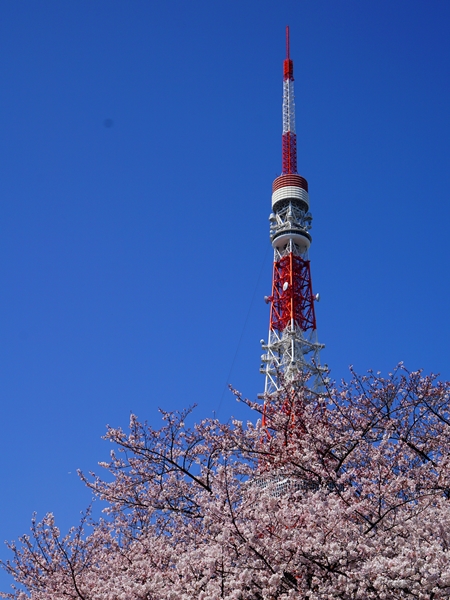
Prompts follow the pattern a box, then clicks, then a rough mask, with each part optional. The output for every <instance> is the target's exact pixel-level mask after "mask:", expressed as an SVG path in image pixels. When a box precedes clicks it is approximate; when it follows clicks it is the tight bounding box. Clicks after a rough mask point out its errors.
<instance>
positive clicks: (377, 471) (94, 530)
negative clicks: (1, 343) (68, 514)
mask: <svg viewBox="0 0 450 600" xmlns="http://www.w3.org/2000/svg"><path fill="white" fill-rule="evenodd" d="M324 387H325V388H328V389H324V392H323V393H321V394H313V393H311V392H310V391H308V389H307V387H306V386H305V385H302V384H301V382H299V383H298V385H296V386H294V388H293V387H292V385H289V386H286V388H285V389H283V390H281V391H280V393H279V394H277V395H275V396H273V397H271V398H270V399H268V401H267V402H266V409H265V410H263V409H262V406H261V404H259V403H256V402H250V401H248V400H244V399H243V398H241V396H240V395H239V394H238V393H236V395H237V397H238V399H239V400H241V401H244V402H246V403H247V405H248V406H249V407H250V408H251V409H252V411H254V413H255V418H254V419H251V420H250V421H249V422H248V423H247V424H245V425H244V424H243V423H242V422H240V421H236V420H233V421H231V422H230V423H225V424H224V423H221V422H219V421H218V420H214V419H212V420H203V421H201V422H200V423H199V424H197V425H195V426H193V427H188V426H187V425H186V422H187V421H189V420H191V415H190V411H186V412H184V413H181V414H179V413H168V412H163V413H162V418H163V426H162V428H160V429H153V428H152V427H151V426H149V425H148V424H145V423H144V424H143V423H140V422H139V421H138V419H137V418H136V417H135V416H132V417H131V422H130V430H129V432H128V433H126V432H124V431H122V429H113V428H110V429H108V431H107V434H106V436H105V437H106V439H107V440H109V441H110V442H111V443H112V444H113V447H114V449H113V451H112V453H111V459H110V461H109V462H107V463H101V464H100V466H101V467H102V468H103V469H104V470H106V474H105V476H104V477H101V476H98V475H95V474H91V475H90V476H84V475H81V477H82V479H83V481H84V482H85V483H86V485H87V486H88V487H89V488H90V489H91V490H92V492H93V494H94V496H96V497H98V498H100V499H101V500H102V501H104V502H105V503H106V507H107V508H106V509H105V514H104V517H103V518H102V520H100V521H98V522H94V521H93V520H92V519H91V517H90V515H89V513H87V514H86V515H85V516H84V517H83V519H82V522H81V523H80V525H79V526H78V527H76V528H74V529H72V530H71V531H69V533H68V534H67V535H62V534H61V533H60V531H59V529H58V527H57V526H56V524H55V522H54V519H53V516H52V515H51V514H50V515H47V516H46V517H45V518H44V519H43V520H42V521H41V522H40V523H38V522H36V521H33V523H32V527H31V533H30V535H26V536H23V537H22V538H21V539H20V540H19V542H18V543H12V544H10V545H9V547H10V549H11V551H12V559H11V561H10V562H8V563H6V564H5V565H4V567H5V568H6V570H7V571H8V572H9V573H10V574H11V575H12V576H13V577H14V579H15V581H16V587H15V588H14V589H13V591H12V592H11V593H3V594H2V597H4V598H11V599H16V600H26V599H30V598H31V599H32V600H50V599H51V600H63V599H64V600H67V599H74V600H75V599H80V600H175V599H176V600H180V599H181V600H192V599H199V600H217V599H220V598H227V599H230V600H275V599H277V600H278V599H280V600H281V599H288V598H290V599H292V598H297V599H298V598H308V599H317V600H318V599H330V598H340V599H343V600H353V599H354V600H356V599H364V600H366V599H396V598H399V599H402V598H405V599H438V598H448V597H449V596H450V551H449V536H450V468H449V460H450V410H449V408H450V406H449V390H450V384H447V383H442V382H439V381H438V380H437V379H436V378H435V377H434V376H426V377H425V376H423V375H422V374H421V373H420V372H413V373H408V372H407V371H406V370H405V369H404V368H403V367H402V366H400V367H399V368H398V369H397V370H396V371H395V372H394V373H393V374H391V375H389V377H387V378H383V377H381V376H380V375H379V374H374V373H369V374H368V375H367V376H364V377H358V376H357V375H355V374H353V378H352V380H351V382H350V383H348V384H342V385H341V386H339V387H338V386H332V385H328V386H324ZM269 400H270V401H269ZM263 413H264V414H263Z"/></svg>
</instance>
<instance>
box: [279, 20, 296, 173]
mask: <svg viewBox="0 0 450 600" xmlns="http://www.w3.org/2000/svg"><path fill="white" fill-rule="evenodd" d="M289 46H290V44H289V26H288V27H286V58H285V59H284V62H283V135H282V140H283V141H282V148H283V150H282V156H283V158H282V173H283V174H291V173H297V135H296V133H295V102H294V63H293V61H292V60H291V58H290V48H289Z"/></svg>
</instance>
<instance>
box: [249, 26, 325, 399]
mask: <svg viewBox="0 0 450 600" xmlns="http://www.w3.org/2000/svg"><path fill="white" fill-rule="evenodd" d="M269 221H270V239H271V242H272V246H273V250H274V260H273V279H272V294H271V295H270V296H266V302H268V303H270V305H271V308H270V326H269V337H268V340H267V343H265V342H262V348H263V351H264V354H263V355H262V357H261V359H262V365H261V372H262V373H264V374H265V377H266V382H265V390H264V392H265V393H264V395H265V396H267V395H270V394H272V393H274V392H275V391H277V390H278V389H280V382H281V380H283V382H290V381H294V380H298V377H299V376H300V379H303V380H305V379H308V380H309V383H308V385H309V386H310V387H311V389H317V388H318V387H319V386H320V383H321V381H322V374H323V373H324V371H325V370H326V369H325V368H323V367H321V366H320V360H319V352H320V350H321V349H322V348H323V347H324V346H323V345H322V344H319V343H318V341H317V327H316V314H315V308H314V302H315V301H317V300H318V298H319V296H318V294H316V295H314V294H313V291H312V283H311V269H310V262H309V258H308V250H309V246H310V244H311V235H310V233H309V230H310V229H311V221H312V215H311V212H310V210H309V194H308V182H307V181H306V179H304V178H303V177H301V176H300V175H298V173H297V136H296V133H295V103H294V63H293V61H292V60H291V58H290V49H289V28H288V27H287V28H286V59H285V60H284V63H283V134H282V174H281V175H280V176H279V177H277V178H276V179H275V181H274V182H273V186H272V213H271V215H270V217H269Z"/></svg>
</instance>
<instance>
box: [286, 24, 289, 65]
mask: <svg viewBox="0 0 450 600" xmlns="http://www.w3.org/2000/svg"><path fill="white" fill-rule="evenodd" d="M286 58H287V59H289V58H290V48H289V25H286Z"/></svg>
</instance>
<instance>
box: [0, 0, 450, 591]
mask: <svg viewBox="0 0 450 600" xmlns="http://www.w3.org/2000/svg"><path fill="white" fill-rule="evenodd" d="M286 24H289V25H290V27H291V55H292V58H293V59H294V64H295V75H296V106H297V132H298V144H299V152H298V154H299V172H300V173H301V174H302V175H303V176H304V177H306V178H307V179H308V181H309V185H310V197H311V208H312V212H313V215H314V222H313V230H312V234H313V244H312V247H311V261H312V275H313V284H314V291H315V292H320V294H321V301H320V304H319V305H318V307H317V318H318V328H319V339H320V340H321V341H322V342H324V343H325V344H326V350H325V351H324V352H323V355H322V358H323V361H324V362H326V363H328V364H329V366H330V368H331V373H332V376H333V377H335V378H336V379H340V378H342V377H346V376H347V373H348V370H347V369H348V365H349V364H354V365H355V367H356V368H357V369H358V370H359V371H365V370H367V369H369V368H373V369H375V370H378V369H380V370H381V371H383V372H387V371H388V370H389V369H392V368H393V367H394V366H395V365H396V364H397V362H399V361H401V360H403V361H405V363H406V365H407V366H408V367H409V368H411V369H415V368H418V367H423V368H424V369H425V371H427V372H429V371H435V372H439V373H441V375H442V377H443V378H446V379H450V367H449V363H448V340H449V339H450V331H449V316H448V313H449V301H448V294H449V283H448V259H449V246H450V242H449V239H450V237H449V216H450V205H449V190H450V175H449V158H450V116H449V114H450V111H449V106H450V85H449V74H450V36H449V33H448V32H449V30H450V3H449V2H447V1H444V0H434V1H433V2H429V1H426V0H421V1H417V0H416V1H414V0H376V1H375V0H373V1H372V2H361V1H360V0H341V1H340V2H335V1H333V0H328V1H325V0H304V1H299V0H296V1H293V0H286V1H284V2H279V1H262V0H257V1H256V0H255V1H249V0H240V1H239V2H238V1H237V0H236V1H233V0H231V1H229V2H212V1H211V0H204V1H196V0H192V1H190V2H187V1H185V0H183V1H182V0H166V1H164V2H161V1H160V2H156V1H152V0H134V1H130V2H124V1H123V0H120V1H118V0H89V1H87V0H77V1H72V0H70V1H65V2H61V1H60V0H45V1H42V0H41V1H31V0H28V1H27V0H24V1H21V2H17V1H16V0H3V2H2V4H1V19H0V48H1V57H2V59H1V62H0V81H1V92H0V185H1V214H0V282H1V285H0V315H1V319H0V393H1V403H0V410H1V419H0V427H1V433H0V444H1V453H2V457H3V460H2V461H1V466H0V469H1V473H0V480H1V484H2V493H1V495H0V503H1V505H0V514H1V515H2V517H1V521H0V540H3V539H14V538H17V537H18V536H19V535H20V534H21V533H24V532H26V531H27V530H28V529H29V523H30V517H31V514H32V512H33V511H34V510H36V511H37V512H38V515H39V516H41V517H42V516H43V515H44V513H45V512H46V511H53V512H54V513H55V515H56V518H57V521H58V523H60V524H61V528H62V529H63V530H65V529H66V528H67V527H68V526H69V525H70V524H72V523H75V522H77V520H78V516H79V512H80V511H81V510H82V509H83V508H84V507H85V506H86V505H87V504H88V503H89V493H88V492H87V491H86V490H85V489H84V487H83V485H82V484H81V483H80V482H79V481H78V479H77V475H76V469H77V468H78V467H80V468H82V469H83V470H85V471H89V470H92V469H96V465H97V461H98V460H103V459H105V458H106V457H107V453H108V452H109V447H108V445H107V444H106V442H103V441H102V440H101V439H100V437H101V435H102V434H103V432H104V429H105V424H106V423H109V424H111V425H122V426H126V425H127V423H128V418H129V414H130V412H131V411H133V412H135V413H136V414H138V415H139V417H141V418H142V419H148V420H149V421H150V422H152V423H153V424H156V423H157V419H158V417H157V407H158V406H162V407H164V408H165V409H172V408H181V407H183V406H186V405H189V404H193V403H197V404H198V409H197V413H198V416H199V417H203V416H209V415H211V414H212V411H219V416H220V417H221V418H224V419H225V418H227V417H228V416H229V415H231V414H238V415H244V414H245V413H244V412H243V408H242V407H240V405H237V404H236V403H235V402H234V400H233V398H232V396H231V395H230V394H229V393H228V392H225V393H224V389H225V386H226V383H227V381H230V382H231V383H233V384H234V385H235V386H236V387H238V388H239V389H240V390H241V391H242V392H243V393H245V394H246V395H248V396H249V397H252V398H254V397H255V396H256V394H257V393H258V392H260V391H261V390H262V388H263V384H264V382H263V378H262V376H261V375H260V374H259V364H260V353H261V351H260V346H259V340H260V339H261V338H266V337H267V327H268V307H267V306H266V305H265V304H264V302H263V296H264V295H265V294H267V293H268V292H269V291H270V280H271V250H270V243H269V238H268V220H267V217H268V215H269V212H270V195H271V183H272V180H273V179H274V177H275V176H277V175H278V174H279V173H280V164H281V152H280V145H281V80H282V60H283V58H284V28H285V26H286ZM108 120H109V121H108ZM107 125H110V126H107ZM7 555H8V553H7V551H6V549H4V548H0V557H2V558H5V557H6V556H7ZM0 584H1V585H0V587H1V588H3V589H4V588H5V587H6V585H7V578H6V576H5V575H1V576H0Z"/></svg>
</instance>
